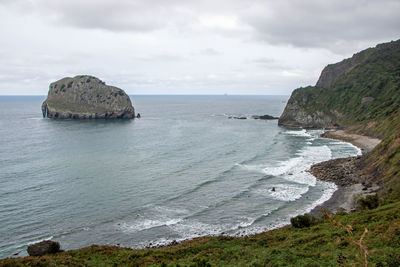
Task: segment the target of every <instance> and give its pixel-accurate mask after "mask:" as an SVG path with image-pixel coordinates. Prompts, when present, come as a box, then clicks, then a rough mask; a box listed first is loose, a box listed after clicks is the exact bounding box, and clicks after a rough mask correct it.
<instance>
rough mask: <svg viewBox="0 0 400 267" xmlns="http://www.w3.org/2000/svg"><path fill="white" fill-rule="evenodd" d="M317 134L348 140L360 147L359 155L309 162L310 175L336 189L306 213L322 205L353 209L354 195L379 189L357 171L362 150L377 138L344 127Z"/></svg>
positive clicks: (316, 212) (317, 212)
mask: <svg viewBox="0 0 400 267" xmlns="http://www.w3.org/2000/svg"><path fill="white" fill-rule="evenodd" d="M321 137H323V138H331V139H337V140H341V141H344V142H349V143H351V144H352V145H354V146H356V147H358V148H360V149H361V152H362V156H355V157H347V158H339V159H332V160H328V161H324V162H321V163H317V164H314V165H313V166H311V168H310V170H309V172H310V173H311V174H312V175H314V176H315V177H316V178H317V179H318V180H320V181H327V182H332V183H335V185H336V186H337V187H338V189H337V190H336V191H335V192H334V193H333V195H332V196H331V198H330V199H329V200H327V201H325V202H324V203H322V204H321V205H318V206H316V207H314V208H313V209H312V210H311V211H310V212H309V214H311V215H313V216H318V215H320V213H321V210H322V209H325V210H328V211H330V212H338V211H345V212H352V211H355V209H356V199H357V198H360V197H363V196H366V195H369V194H373V193H375V192H377V191H378V190H379V187H378V186H377V185H375V184H371V183H370V182H369V181H368V180H369V177H368V176H366V175H365V174H362V173H361V172H360V171H361V169H362V167H361V165H362V161H363V158H364V155H365V153H368V152H370V151H371V150H372V149H374V148H375V147H376V146H377V145H378V144H379V143H380V142H381V140H380V139H377V138H372V137H369V136H365V135H359V134H351V133H347V132H346V131H344V130H336V131H328V132H325V133H324V134H322V135H321Z"/></svg>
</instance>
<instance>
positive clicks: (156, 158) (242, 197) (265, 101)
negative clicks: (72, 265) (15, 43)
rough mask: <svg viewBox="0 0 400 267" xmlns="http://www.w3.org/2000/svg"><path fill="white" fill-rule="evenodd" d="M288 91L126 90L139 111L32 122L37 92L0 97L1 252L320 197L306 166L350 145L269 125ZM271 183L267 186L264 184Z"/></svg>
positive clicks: (260, 227)
mask: <svg viewBox="0 0 400 267" xmlns="http://www.w3.org/2000/svg"><path fill="white" fill-rule="evenodd" d="M287 98H288V97H287V96H284V97H278V96H274V97H271V96H132V97H131V99H132V102H133V104H134V106H135V108H136V111H137V112H139V113H140V114H141V115H142V118H141V119H136V120H132V121H105V120H97V121H94V120H91V121H75V120H66V121H56V120H49V119H43V118H42V114H41V110H40V106H41V102H42V101H43V100H44V99H45V97H5V96H3V97H0V258H4V257H10V256H12V255H13V254H14V253H18V252H19V256H23V255H26V252H25V251H26V247H27V245H29V244H31V243H35V242H37V241H40V240H45V239H52V240H56V241H59V242H60V243H61V246H62V248H63V249H75V248H80V247H83V246H88V245H91V244H120V245H121V246H128V247H145V246H147V245H149V244H150V243H151V244H152V245H157V244H165V243H169V242H171V241H173V240H177V241H179V240H183V239H188V238H193V237H197V236H203V235H215V234H226V235H233V236H235V235H245V234H251V233H256V232H260V231H264V230H267V229H271V228H275V227H279V226H282V225H285V224H287V223H288V222H289V220H290V218H291V217H293V216H295V215H298V214H302V213H305V212H307V211H309V210H311V209H312V208H313V207H314V206H316V205H317V204H320V203H322V202H323V201H325V200H327V199H329V197H330V196H331V194H332V193H333V192H334V191H335V189H336V187H335V186H334V185H333V184H330V183H324V182H320V181H316V179H315V178H314V177H313V176H311V175H310V174H309V173H307V172H306V170H307V169H308V168H309V167H310V166H311V165H312V164H313V163H317V162H321V161H325V160H329V159H332V158H337V157H344V156H349V155H356V154H359V153H360V151H359V149H357V148H356V147H354V146H352V145H350V144H347V143H343V142H339V141H334V140H328V139H321V138H319V137H318V135H319V134H320V133H321V132H322V131H321V130H303V129H296V128H291V129H290V128H283V127H278V125H277V121H276V120H273V121H261V120H253V119H247V120H235V119H229V116H251V115H264V114H269V115H274V116H279V115H280V114H281V113H282V111H283V108H284V106H285V105H286V100H287ZM272 188H275V191H273V190H272Z"/></svg>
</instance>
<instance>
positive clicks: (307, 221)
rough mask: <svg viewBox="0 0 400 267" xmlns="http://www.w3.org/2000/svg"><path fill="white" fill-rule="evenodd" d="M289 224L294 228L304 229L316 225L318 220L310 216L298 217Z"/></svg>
mask: <svg viewBox="0 0 400 267" xmlns="http://www.w3.org/2000/svg"><path fill="white" fill-rule="evenodd" d="M290 223H291V224H292V226H293V227H294V228H305V227H310V226H312V225H316V224H317V223H318V219H317V218H315V217H314V216H311V215H310V214H304V215H299V216H296V217H293V218H291V219H290Z"/></svg>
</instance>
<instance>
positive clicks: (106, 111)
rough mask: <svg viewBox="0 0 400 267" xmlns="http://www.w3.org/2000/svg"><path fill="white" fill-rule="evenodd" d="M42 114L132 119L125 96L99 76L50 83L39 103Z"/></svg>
mask: <svg viewBox="0 0 400 267" xmlns="http://www.w3.org/2000/svg"><path fill="white" fill-rule="evenodd" d="M42 113H43V117H48V118H51V119H119V118H120V119H133V118H134V117H135V109H134V108H133V106H132V103H131V100H130V98H129V96H128V95H127V94H126V93H125V92H124V91H123V90H122V89H119V88H117V87H114V86H108V85H106V84H105V83H104V82H103V81H101V80H100V79H98V78H96V77H93V76H88V75H79V76H75V77H74V78H63V79H61V80H59V81H56V82H53V83H51V84H50V88H49V93H48V96H47V99H46V100H45V101H44V102H43V104H42Z"/></svg>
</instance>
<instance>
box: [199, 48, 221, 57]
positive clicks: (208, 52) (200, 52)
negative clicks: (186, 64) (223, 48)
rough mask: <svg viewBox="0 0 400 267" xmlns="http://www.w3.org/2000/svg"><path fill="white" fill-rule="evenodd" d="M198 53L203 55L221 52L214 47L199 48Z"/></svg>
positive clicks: (219, 53) (215, 54)
mask: <svg viewBox="0 0 400 267" xmlns="http://www.w3.org/2000/svg"><path fill="white" fill-rule="evenodd" d="M199 54H200V55H204V56H219V55H221V54H222V53H221V52H219V51H218V50H216V49H214V48H205V49H202V50H200V51H199Z"/></svg>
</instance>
